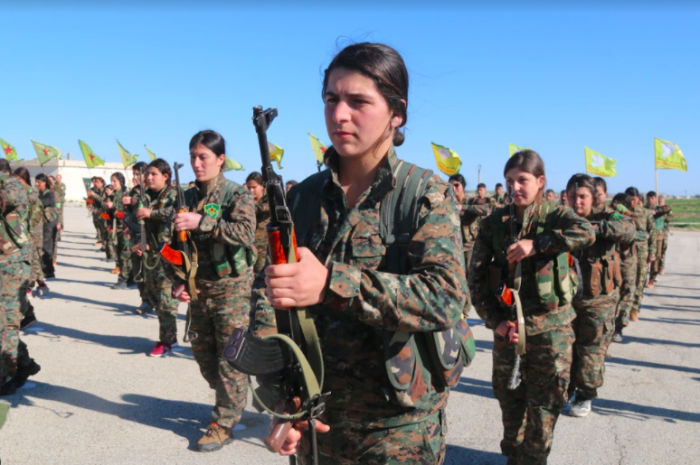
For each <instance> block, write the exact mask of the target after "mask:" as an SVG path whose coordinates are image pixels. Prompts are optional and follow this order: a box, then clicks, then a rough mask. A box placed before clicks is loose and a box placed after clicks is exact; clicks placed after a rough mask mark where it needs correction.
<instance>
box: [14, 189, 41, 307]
mask: <svg viewBox="0 0 700 465" xmlns="http://www.w3.org/2000/svg"><path fill="white" fill-rule="evenodd" d="M25 187H26V189H27V198H28V199H29V209H28V227H27V232H28V235H29V236H30V242H29V243H28V244H27V245H26V246H25V247H26V248H27V249H28V250H27V253H28V255H29V263H30V272H29V279H28V280H27V285H26V287H25V288H23V289H21V292H20V296H21V312H22V316H34V306H33V305H32V304H31V302H30V301H29V298H28V296H27V291H28V290H29V289H31V288H32V287H33V286H34V284H35V283H36V282H37V281H43V280H44V273H42V271H41V242H42V240H43V236H44V231H43V224H42V223H43V215H44V207H43V204H42V203H41V201H40V200H39V194H38V193H37V192H36V191H35V190H34V189H33V188H32V187H31V186H25Z"/></svg>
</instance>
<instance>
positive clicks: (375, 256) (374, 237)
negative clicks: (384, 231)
mask: <svg viewBox="0 0 700 465" xmlns="http://www.w3.org/2000/svg"><path fill="white" fill-rule="evenodd" d="M350 249H351V250H350V255H351V257H352V261H353V264H354V265H356V266H359V267H360V268H365V269H377V268H379V266H380V265H381V264H382V260H384V256H385V255H386V246H385V245H384V242H383V241H382V238H381V236H380V235H379V234H369V235H364V236H355V237H353V238H352V239H351V241H350Z"/></svg>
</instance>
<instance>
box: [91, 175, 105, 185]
mask: <svg viewBox="0 0 700 465" xmlns="http://www.w3.org/2000/svg"><path fill="white" fill-rule="evenodd" d="M97 181H100V182H101V183H102V185H103V186H104V185H105V180H104V179H102V177H101V176H95V177H94V178H92V183H93V184H94V183H96V182H97Z"/></svg>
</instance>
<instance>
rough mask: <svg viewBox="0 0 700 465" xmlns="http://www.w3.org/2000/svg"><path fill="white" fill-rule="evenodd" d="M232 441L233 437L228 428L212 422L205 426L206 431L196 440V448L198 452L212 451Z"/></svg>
mask: <svg viewBox="0 0 700 465" xmlns="http://www.w3.org/2000/svg"><path fill="white" fill-rule="evenodd" d="M232 442H233V437H232V436H231V430H230V429H228V428H224V427H223V426H219V425H217V424H216V423H212V424H211V425H209V427H208V428H207V432H206V433H204V436H202V438H201V439H200V440H199V441H197V450H198V451H200V452H214V451H216V450H219V449H221V448H222V447H224V446H225V445H226V444H231V443H232Z"/></svg>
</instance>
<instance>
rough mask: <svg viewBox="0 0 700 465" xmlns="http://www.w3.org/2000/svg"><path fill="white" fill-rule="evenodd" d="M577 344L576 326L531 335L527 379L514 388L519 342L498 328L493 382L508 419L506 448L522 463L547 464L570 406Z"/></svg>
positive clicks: (505, 423) (507, 453)
mask: <svg viewBox="0 0 700 465" xmlns="http://www.w3.org/2000/svg"><path fill="white" fill-rule="evenodd" d="M573 343H574V331H573V329H572V328H571V325H564V326H561V327H557V328H554V329H552V330H550V331H546V332H544V333H541V334H536V335H528V336H527V346H526V349H527V353H526V354H525V355H523V357H522V364H521V366H520V373H521V377H522V381H521V383H520V386H518V387H517V388H516V389H514V390H510V389H508V381H509V380H510V377H511V374H512V371H513V365H514V363H515V345H513V344H508V343H507V342H506V341H505V339H503V338H502V337H500V336H499V335H497V334H496V333H495V332H494V346H493V377H492V384H493V393H494V395H495V396H496V399H498V403H499V404H500V406H501V413H502V420H503V429H504V431H503V440H502V441H501V451H502V453H503V455H505V456H507V457H516V458H517V460H518V463H519V464H520V465H545V464H546V463H547V456H548V455H549V452H550V450H551V449H552V440H553V438H554V427H555V425H556V423H557V419H558V418H559V414H560V413H561V410H562V408H564V405H566V400H567V398H566V391H567V388H568V387H569V377H570V368H571V353H572V345H573Z"/></svg>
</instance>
